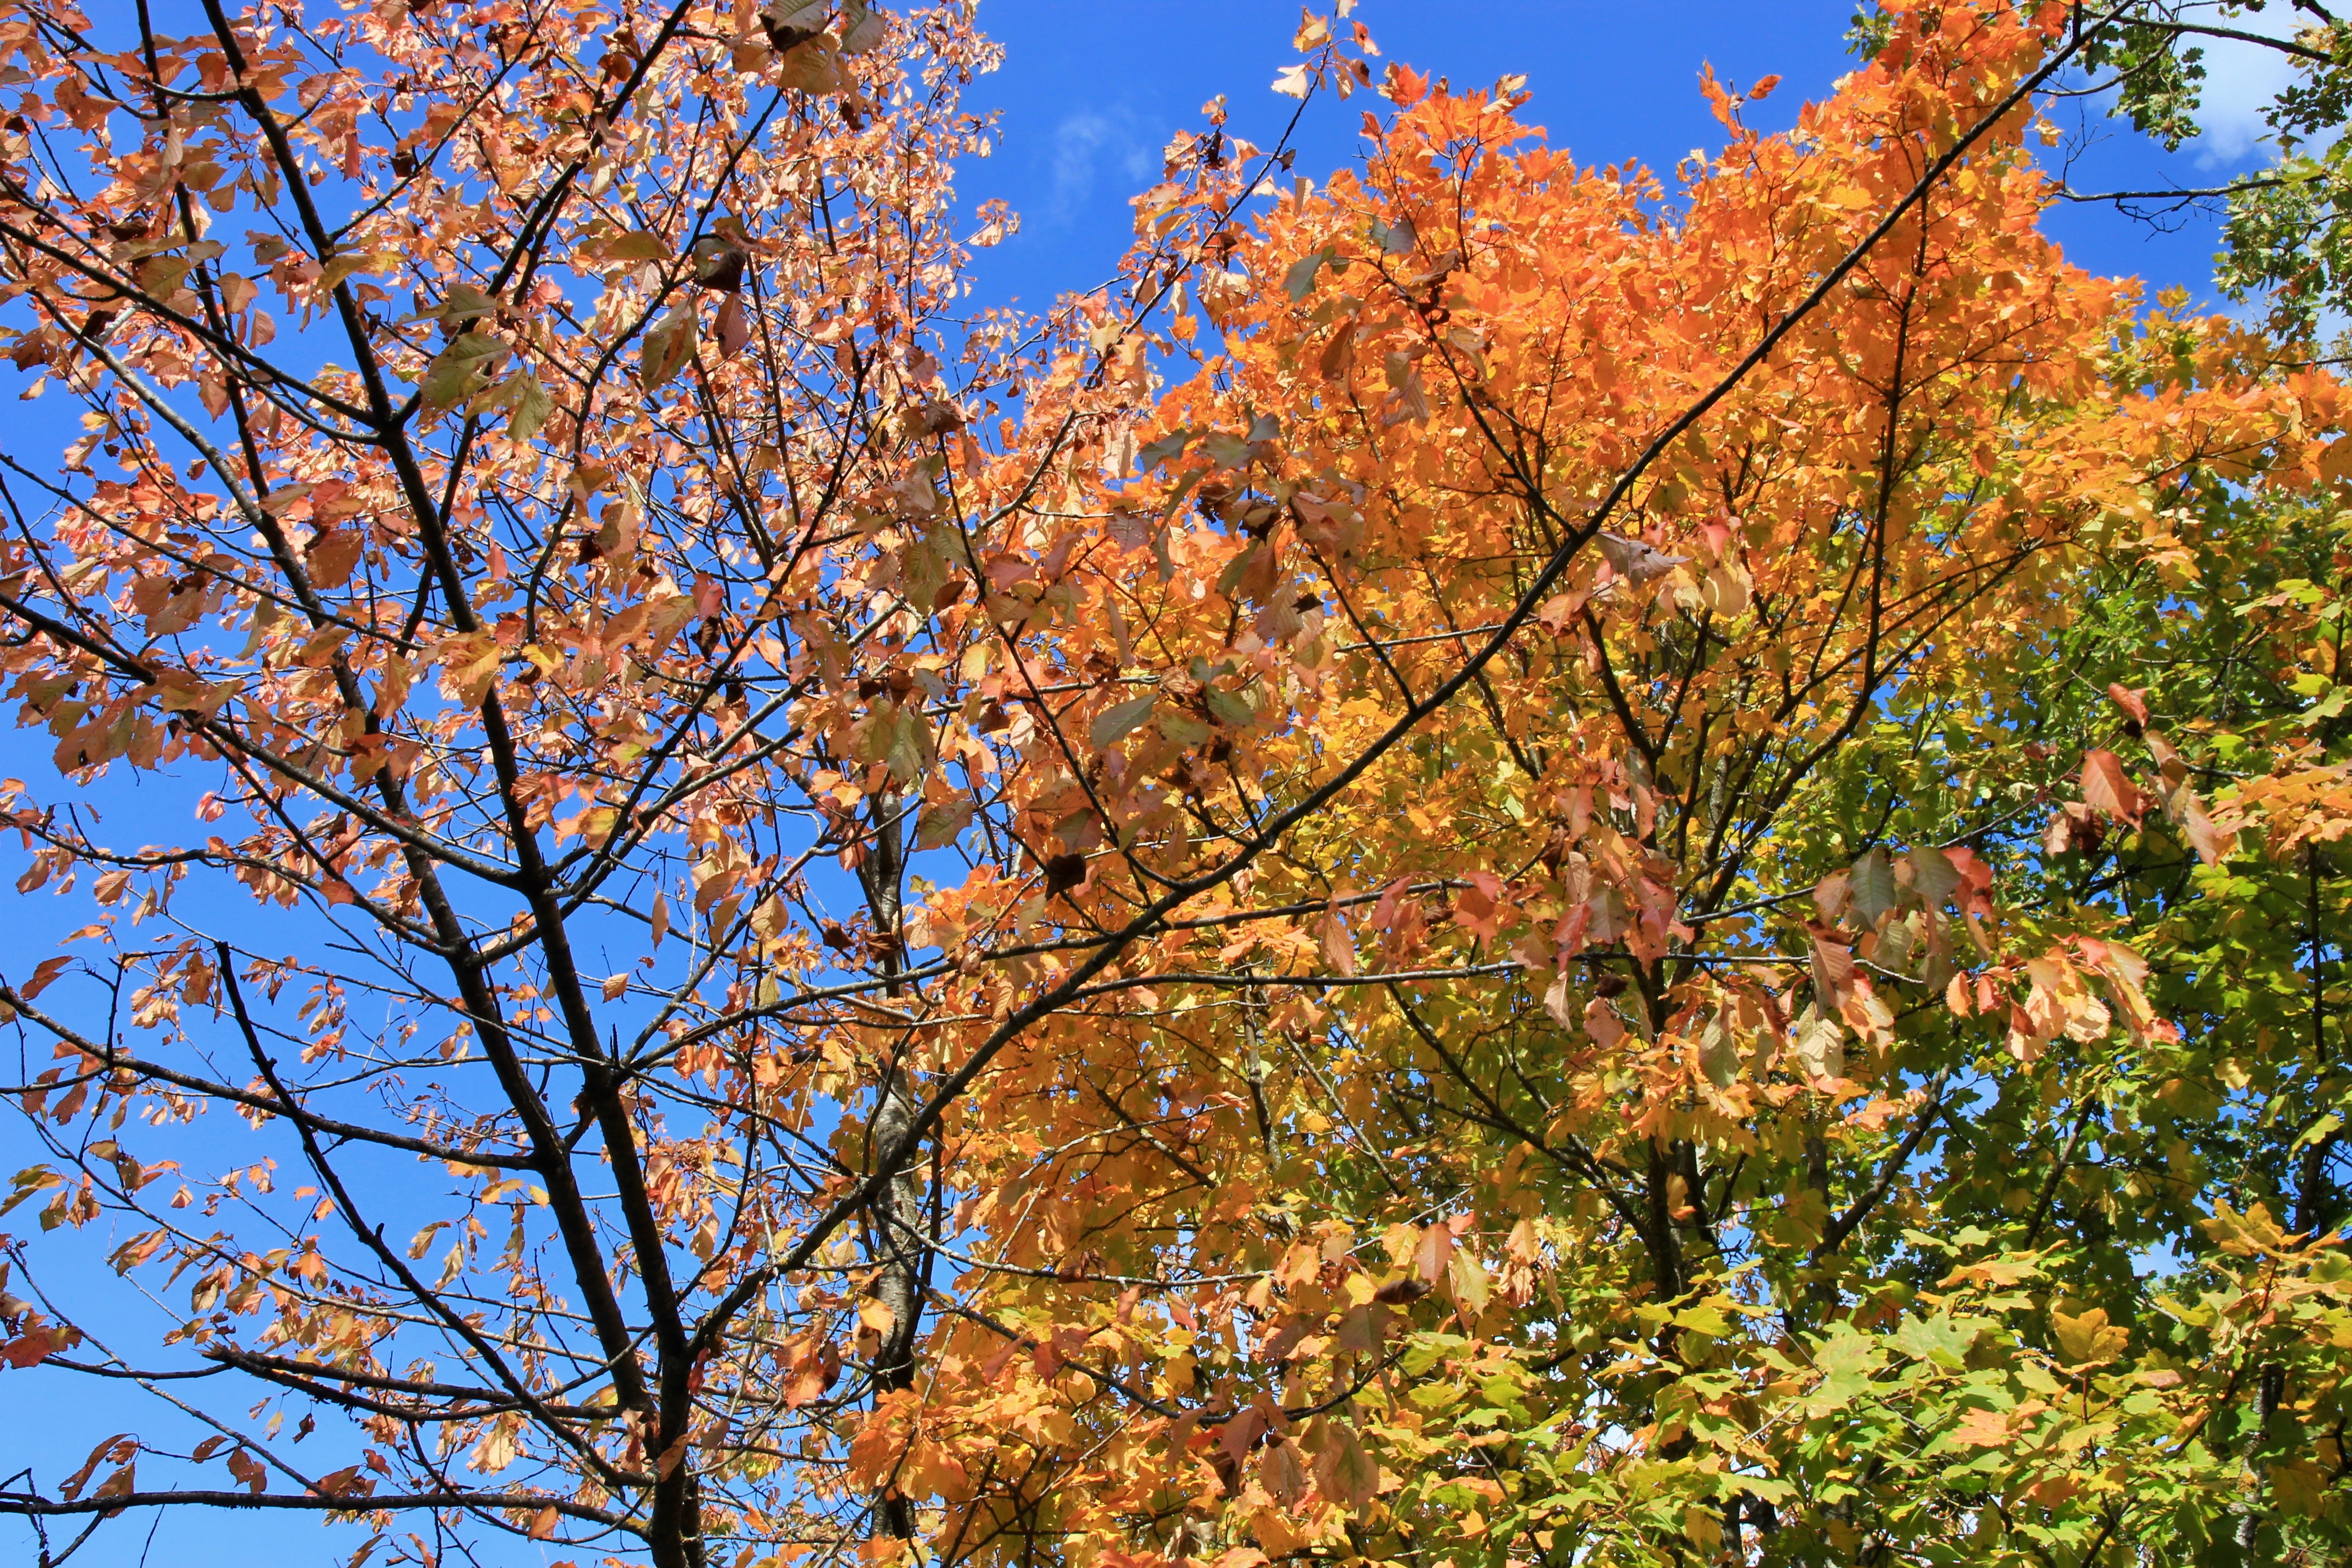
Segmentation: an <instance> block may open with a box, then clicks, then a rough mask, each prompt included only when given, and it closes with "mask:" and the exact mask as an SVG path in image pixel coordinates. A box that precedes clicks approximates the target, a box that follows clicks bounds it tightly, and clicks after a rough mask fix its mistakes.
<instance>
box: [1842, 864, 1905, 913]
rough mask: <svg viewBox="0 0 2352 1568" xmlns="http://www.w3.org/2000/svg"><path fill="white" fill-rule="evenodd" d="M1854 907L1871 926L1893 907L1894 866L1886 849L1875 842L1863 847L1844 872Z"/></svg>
mask: <svg viewBox="0 0 2352 1568" xmlns="http://www.w3.org/2000/svg"><path fill="white" fill-rule="evenodd" d="M1847 875H1848V877H1849V879H1850V880H1849V882H1848V890H1849V892H1850V895H1851V896H1852V898H1853V907H1854V909H1855V910H1857V911H1859V912H1860V914H1861V915H1862V918H1863V919H1864V920H1865V921H1869V922H1870V924H1872V925H1873V926H1875V925H1877V924H1878V922H1879V921H1880V920H1881V919H1883V918H1884V917H1885V916H1886V915H1887V914H1888V913H1890V912H1892V911H1893V910H1894V908H1895V868H1894V866H1893V865H1892V864H1891V863H1890V862H1889V861H1888V860H1887V858H1886V851H1885V850H1884V849H1881V848H1879V847H1876V846H1875V845H1874V846H1872V847H1870V848H1869V849H1868V850H1865V851H1864V854H1863V857H1862V858H1860V859H1859V860H1856V861H1855V862H1854V863H1853V868H1852V869H1851V870H1850V871H1849V872H1848V873H1847Z"/></svg>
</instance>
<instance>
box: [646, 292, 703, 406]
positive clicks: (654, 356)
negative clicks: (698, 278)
mask: <svg viewBox="0 0 2352 1568" xmlns="http://www.w3.org/2000/svg"><path fill="white" fill-rule="evenodd" d="M697 316H698V311H697V310H695V308H694V304H693V301H691V300H685V301H681V302H680V303H678V304H676V305H673V306H671V307H670V308H669V310H667V311H665V312H663V314H662V317H661V319H660V320H659V321H656V322H655V323H654V324H653V325H652V326H650V327H648V328H646V346H645V352H644V361H643V364H644V370H645V377H646V390H647V391H649V392H650V391H651V390H653V389H654V388H655V387H656V386H659V385H661V384H663V383H664V382H666V381H667V380H669V379H670V377H672V376H674V375H676V374H677V373H678V372H679V371H681V370H684V369H685V368H686V362H687V361H688V359H690V358H692V357H693V355H694V339H695V330H696V328H697V326H698V324H699V323H698V321H697V319H696V318H697Z"/></svg>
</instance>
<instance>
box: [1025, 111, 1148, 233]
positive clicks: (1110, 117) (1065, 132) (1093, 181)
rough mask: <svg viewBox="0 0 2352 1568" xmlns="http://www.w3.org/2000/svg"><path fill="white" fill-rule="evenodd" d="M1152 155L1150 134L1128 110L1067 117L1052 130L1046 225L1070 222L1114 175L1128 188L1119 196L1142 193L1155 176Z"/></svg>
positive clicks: (1093, 112)
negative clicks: (1148, 177)
mask: <svg viewBox="0 0 2352 1568" xmlns="http://www.w3.org/2000/svg"><path fill="white" fill-rule="evenodd" d="M1152 153H1153V148H1152V146H1151V139H1150V134H1149V133H1148V132H1147V131H1146V129H1145V127H1144V126H1143V125H1142V124H1141V123H1139V121H1137V119H1136V117H1135V114H1134V111H1133V110H1129V109H1128V108H1127V107H1126V106H1125V105H1120V106H1118V107H1116V108H1113V109H1109V110H1097V109H1082V110H1078V111H1077V112H1076V113H1075V114H1070V115H1066V116H1065V117H1064V118H1063V120H1062V122H1061V123H1060V124H1059V125H1057V126H1055V128H1054V138H1053V142H1052V146H1051V148H1050V158H1051V168H1050V174H1051V185H1050V187H1049V190H1048V193H1047V195H1046V203H1045V220H1046V221H1047V222H1048V223H1061V222H1065V221H1066V220H1067V219H1069V218H1070V217H1071V216H1074V215H1075V214H1076V213H1077V212H1078V211H1079V209H1080V208H1082V207H1084V206H1086V205H1087V204H1088V203H1090V202H1092V201H1093V200H1095V199H1096V197H1097V193H1098V189H1099V187H1101V186H1102V185H1103V184H1104V183H1105V181H1106V177H1107V176H1111V175H1116V176H1117V178H1118V181H1119V182H1120V184H1122V185H1123V186H1124V187H1127V189H1123V190H1121V191H1120V192H1119V193H1118V194H1119V195H1126V194H1127V190H1128V189H1135V188H1139V187H1140V186H1141V184H1142V182H1143V179H1144V177H1145V176H1146V175H1147V174H1150V171H1151V160H1152ZM1103 194H1105V195H1108V193H1103Z"/></svg>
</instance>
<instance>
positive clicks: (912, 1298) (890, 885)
mask: <svg viewBox="0 0 2352 1568" xmlns="http://www.w3.org/2000/svg"><path fill="white" fill-rule="evenodd" d="M901 805H902V801H901V798H900V797H899V796H898V795H897V794H895V793H893V794H890V795H882V796H879V797H877V799H876V800H875V802H874V836H873V838H872V840H871V843H870V847H869V852H868V855H867V858H866V863H865V864H864V865H863V866H861V867H859V868H858V875H859V879H860V880H861V881H862V882H863V883H864V884H865V892H866V909H867V911H868V913H870V914H871V916H872V917H873V921H874V931H875V935H876V936H877V939H880V940H882V941H883V942H885V943H886V946H885V947H884V950H883V952H882V955H881V962H882V970H883V973H884V974H885V975H886V976H887V977H888V983H887V986H886V987H885V989H886V991H887V994H889V995H891V996H898V995H901V994H904V990H905V987H904V985H903V984H902V983H901V982H900V981H899V979H898V975H899V973H901V971H902V970H903V969H904V967H905V963H906V949H905V925H904V921H903V920H902V918H901V916H902V912H903V910H902V889H903V888H904V886H905V881H906V836H905V832H904V829H903V827H902V826H901V825H900V824H899V822H898V813H899V811H900V809H901ZM911 1048H912V1041H911V1039H904V1040H901V1041H899V1042H898V1043H897V1044H896V1046H895V1047H894V1048H893V1054H892V1056H891V1058H890V1059H889V1060H887V1062H885V1063H884V1064H883V1068H882V1074H881V1079H880V1081H879V1082H878V1083H877V1086H876V1089H875V1104H874V1119H873V1122H872V1124H871V1127H870V1128H869V1130H868V1132H867V1137H866V1148H867V1150H868V1151H869V1154H868V1157H869V1158H870V1159H877V1160H878V1159H881V1158H883V1157H884V1156H885V1155H886V1154H887V1152H889V1151H891V1150H893V1149H896V1148H898V1145H899V1144H900V1143H901V1142H904V1141H905V1139H906V1137H907V1134H908V1131H910V1130H911V1129H912V1128H913V1127H914V1125H915V1116H916V1112H917V1110H918V1109H919V1104H920V1101H919V1098H918V1096H917V1094H916V1092H915V1078H914V1073H913V1071H912V1069H911V1068H909V1067H908V1062H907V1059H906V1054H907V1052H908V1051H909V1050H910V1049H911ZM921 1170H922V1161H921V1158H920V1156H919V1152H918V1151H915V1150H908V1151H907V1152H905V1153H904V1154H902V1155H901V1156H900V1158H899V1160H898V1166H897V1168H896V1169H895V1170H893V1171H891V1172H890V1173H889V1176H888V1179H887V1180H886V1181H884V1182H883V1183H882V1184H880V1185H878V1186H877V1187H876V1188H875V1190H874V1196H873V1199H872V1202H871V1205H870V1208H869V1212H868V1220H869V1225H870V1232H871V1238H870V1241H869V1244H868V1246H869V1256H870V1257H871V1258H872V1259H873V1260H874V1261H875V1262H877V1264H879V1266H880V1268H879V1271H878V1272H877V1275H876V1277H875V1279H874V1284H873V1287H872V1289H873V1293H874V1299H875V1300H877V1301H879V1302H880V1303H881V1304H882V1305H883V1306H884V1307H885V1308H887V1310H889V1313H890V1326H889V1327H888V1328H887V1329H886V1330H885V1331H883V1338H882V1345H881V1349H880V1350H879V1352H877V1354H876V1356H875V1363H874V1389H875V1393H876V1394H877V1395H880V1394H891V1393H896V1392H898V1390H900V1389H905V1388H909V1387H912V1386H913V1384H914V1381H915V1335H916V1331H917V1329H918V1328H919V1325H920V1323H921V1321H922V1306H923V1300H922V1298H923V1288H924V1277H925V1275H926V1274H927V1272H928V1269H929V1247H927V1246H926V1245H925V1240H924V1237H925V1235H926V1231H925V1226H924V1221H923V1184H922V1177H921V1174H920V1173H921ZM874 1517H875V1532H876V1533H877V1534H878V1535H887V1536H893V1537H896V1538H898V1539H899V1540H908V1539H911V1538H912V1537H913V1535H914V1533H915V1510H914V1505H913V1504H912V1503H910V1502H908V1500H906V1499H905V1498H903V1497H899V1496H896V1495H892V1494H885V1495H884V1496H882V1497H879V1498H877V1499H876V1500H875V1511H874Z"/></svg>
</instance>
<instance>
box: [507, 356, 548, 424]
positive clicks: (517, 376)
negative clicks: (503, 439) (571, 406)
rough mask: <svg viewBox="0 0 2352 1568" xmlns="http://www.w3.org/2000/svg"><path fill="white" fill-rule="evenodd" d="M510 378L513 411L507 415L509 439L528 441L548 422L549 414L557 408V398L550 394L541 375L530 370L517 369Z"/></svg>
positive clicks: (510, 406) (511, 407)
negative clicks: (540, 380)
mask: <svg viewBox="0 0 2352 1568" xmlns="http://www.w3.org/2000/svg"><path fill="white" fill-rule="evenodd" d="M508 380H509V384H510V385H511V386H512V388H513V391H512V394H511V396H512V401H511V402H510V403H509V405H508V406H509V408H510V409H511V410H512V412H511V413H509V415H508V416H507V439H508V440H509V441H528V440H530V438H531V437H534V436H536V435H538V434H539V432H540V427H541V426H543V425H545V424H546V423H547V416H548V415H549V414H550V413H551V412H553V410H554V408H555V399H554V398H552V397H550V396H549V395H548V394H547V388H546V387H544V386H541V384H540V382H539V377H538V376H536V375H533V374H531V373H530V371H528V370H519V371H516V372H515V373H514V374H513V375H511V376H509V378H508Z"/></svg>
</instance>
